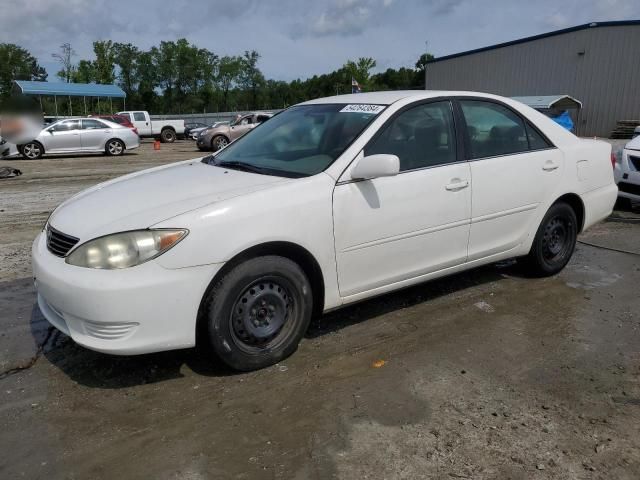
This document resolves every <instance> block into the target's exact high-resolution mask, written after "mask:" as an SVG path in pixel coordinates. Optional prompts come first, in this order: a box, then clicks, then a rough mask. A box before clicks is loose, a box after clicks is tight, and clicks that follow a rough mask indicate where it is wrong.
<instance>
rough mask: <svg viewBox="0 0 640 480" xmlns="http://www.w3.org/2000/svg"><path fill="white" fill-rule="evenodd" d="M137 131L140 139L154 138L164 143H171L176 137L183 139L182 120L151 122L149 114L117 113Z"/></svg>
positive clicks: (141, 112) (136, 112)
mask: <svg viewBox="0 0 640 480" xmlns="http://www.w3.org/2000/svg"><path fill="white" fill-rule="evenodd" d="M117 115H123V116H125V117H126V118H127V119H129V121H130V122H131V123H132V124H133V126H134V127H136V128H137V129H138V135H139V136H140V138H156V139H159V140H160V141H162V142H165V143H173V142H175V141H176V139H177V138H178V137H181V138H183V137H184V120H151V117H150V116H149V112H146V111H140V110H138V111H126V112H118V113H117Z"/></svg>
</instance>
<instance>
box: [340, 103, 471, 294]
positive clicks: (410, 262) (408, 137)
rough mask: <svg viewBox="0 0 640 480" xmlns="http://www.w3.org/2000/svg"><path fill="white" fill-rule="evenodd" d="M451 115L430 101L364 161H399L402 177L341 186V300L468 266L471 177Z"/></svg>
mask: <svg viewBox="0 0 640 480" xmlns="http://www.w3.org/2000/svg"><path fill="white" fill-rule="evenodd" d="M452 112H453V111H452V105H451V102H449V101H432V102H429V103H422V104H419V105H417V106H412V107H410V108H408V109H405V110H404V111H402V112H401V113H399V114H397V115H396V116H394V117H392V119H390V120H389V122H388V123H387V124H386V125H385V126H383V127H382V129H381V130H380V131H379V133H378V134H377V135H376V136H375V137H374V138H373V139H372V141H371V142H369V144H368V145H367V146H366V147H365V149H364V152H363V155H371V154H376V153H388V154H394V155H397V156H398V157H399V158H400V173H399V174H398V175H397V176H394V177H385V178H376V179H373V180H366V181H342V182H338V184H337V185H336V187H335V190H334V195H333V215H334V223H335V225H334V233H335V248H336V257H337V264H338V265H337V266H338V281H339V288H340V295H341V296H342V297H349V296H352V295H357V294H359V293H362V292H366V291H370V290H375V289H377V288H381V287H384V286H387V285H391V284H394V283H398V282H402V281H405V280H409V279H414V278H417V277H420V276H422V275H426V274H428V273H431V272H435V271H438V270H442V269H445V268H448V267H452V266H456V265H459V264H461V263H464V262H465V261H466V258H467V243H468V240H469V221H470V216H471V175H470V168H469V165H468V163H467V162H465V161H464V160H462V159H461V152H458V149H457V148H456V145H457V142H456V136H455V128H454V117H453V113H452ZM361 155H362V154H361Z"/></svg>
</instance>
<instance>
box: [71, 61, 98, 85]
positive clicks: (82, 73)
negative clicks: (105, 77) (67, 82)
mask: <svg viewBox="0 0 640 480" xmlns="http://www.w3.org/2000/svg"><path fill="white" fill-rule="evenodd" d="M71 79H72V80H73V81H74V82H76V83H91V82H93V81H94V80H95V66H94V64H93V62H92V61H90V60H80V61H79V62H78V66H77V67H75V69H74V71H73V73H72V75H71Z"/></svg>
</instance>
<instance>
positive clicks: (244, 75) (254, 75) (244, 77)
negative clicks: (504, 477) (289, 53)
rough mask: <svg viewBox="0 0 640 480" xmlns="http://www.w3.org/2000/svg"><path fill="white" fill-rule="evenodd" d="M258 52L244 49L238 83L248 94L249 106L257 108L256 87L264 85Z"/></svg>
mask: <svg viewBox="0 0 640 480" xmlns="http://www.w3.org/2000/svg"><path fill="white" fill-rule="evenodd" d="M258 60H260V54H259V53H258V52H256V51H255V50H251V51H248V50H247V51H245V52H244V55H243V56H242V59H241V73H240V83H241V85H242V87H243V89H244V90H245V92H247V93H248V94H249V98H250V104H251V106H250V108H257V105H258V88H260V87H261V86H263V85H264V82H265V80H264V75H262V72H261V71H260V69H259V68H258Z"/></svg>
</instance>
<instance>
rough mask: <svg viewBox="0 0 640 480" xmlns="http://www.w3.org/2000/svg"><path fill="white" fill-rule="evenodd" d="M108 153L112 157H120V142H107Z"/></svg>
mask: <svg viewBox="0 0 640 480" xmlns="http://www.w3.org/2000/svg"><path fill="white" fill-rule="evenodd" d="M109 153H111V154H112V155H120V154H121V153H122V145H120V142H115V141H114V142H109Z"/></svg>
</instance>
